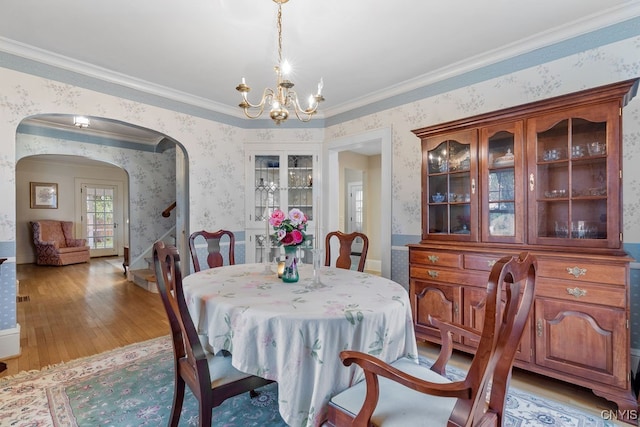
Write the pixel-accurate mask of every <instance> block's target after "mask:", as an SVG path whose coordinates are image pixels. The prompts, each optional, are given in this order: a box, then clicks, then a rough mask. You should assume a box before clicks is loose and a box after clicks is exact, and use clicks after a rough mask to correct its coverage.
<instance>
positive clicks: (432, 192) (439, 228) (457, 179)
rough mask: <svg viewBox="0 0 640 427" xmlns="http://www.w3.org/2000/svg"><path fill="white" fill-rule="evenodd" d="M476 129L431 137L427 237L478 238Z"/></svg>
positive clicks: (428, 151) (428, 153)
mask: <svg viewBox="0 0 640 427" xmlns="http://www.w3.org/2000/svg"><path fill="white" fill-rule="evenodd" d="M475 135H476V134H475V132H465V133H461V134H459V135H451V136H449V138H446V137H445V138H440V139H438V140H436V139H431V140H427V142H426V144H427V149H426V168H425V169H426V170H425V172H426V188H427V194H425V195H424V196H423V197H425V198H426V199H427V200H425V201H424V202H425V205H426V206H427V207H428V208H427V209H426V210H424V211H423V215H426V218H423V221H424V224H425V225H426V227H423V229H424V233H425V236H424V238H427V236H429V238H444V239H448V238H449V237H448V236H453V237H451V238H453V239H458V240H471V239H475V238H476V232H475V224H476V221H475V218H474V217H473V210H472V207H473V203H474V200H475V198H476V195H475V193H476V185H477V179H476V177H475V171H476V168H475V165H474V163H473V161H474V160H475V155H474V153H475V150H476V146H475V142H476V136H475Z"/></svg>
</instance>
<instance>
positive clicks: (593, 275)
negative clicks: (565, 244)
mask: <svg viewBox="0 0 640 427" xmlns="http://www.w3.org/2000/svg"><path fill="white" fill-rule="evenodd" d="M537 273H538V274H537V275H538V277H550V278H554V279H565V280H573V281H579V282H594V283H606V284H611V285H621V286H622V285H624V284H625V283H626V281H627V271H626V268H625V267H624V266H622V265H606V264H597V263H593V262H589V260H588V259H584V260H580V261H576V260H572V259H571V260H569V259H567V260H557V261H556V260H553V261H552V260H548V259H545V260H543V261H542V260H541V261H540V262H539V263H538V272H537Z"/></svg>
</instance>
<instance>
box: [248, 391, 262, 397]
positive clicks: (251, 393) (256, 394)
mask: <svg viewBox="0 0 640 427" xmlns="http://www.w3.org/2000/svg"><path fill="white" fill-rule="evenodd" d="M258 396H260V393H258V392H257V391H255V390H249V397H250V398H251V399H253V398H254V397H258Z"/></svg>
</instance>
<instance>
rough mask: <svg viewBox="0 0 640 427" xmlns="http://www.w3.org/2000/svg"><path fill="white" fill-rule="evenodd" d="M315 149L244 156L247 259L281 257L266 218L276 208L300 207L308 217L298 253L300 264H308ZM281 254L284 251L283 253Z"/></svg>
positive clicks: (314, 205) (315, 193)
mask: <svg viewBox="0 0 640 427" xmlns="http://www.w3.org/2000/svg"><path fill="white" fill-rule="evenodd" d="M317 164H318V155H317V153H316V151H296V152H295V153H294V152H286V151H256V152H252V153H250V154H248V156H247V173H246V176H247V184H246V189H247V191H246V195H247V201H246V213H247V218H246V224H247V228H246V235H245V247H246V252H245V253H246V262H267V261H268V262H273V261H274V258H276V257H279V256H281V252H282V251H281V249H279V248H278V245H277V242H276V241H275V240H273V239H271V241H268V240H267V239H266V238H265V236H267V234H270V235H272V234H273V233H274V231H273V229H272V227H270V226H269V225H268V219H269V216H270V215H271V213H272V212H273V211H274V210H275V209H280V210H282V211H284V212H285V213H288V212H289V210H291V209H293V208H298V209H300V210H301V211H302V212H303V213H304V214H305V216H306V217H307V230H306V235H307V238H308V239H309V240H308V241H306V242H305V243H304V244H302V245H301V247H300V251H299V254H298V256H299V257H300V259H301V261H302V262H303V263H309V264H310V263H311V262H312V258H311V252H310V250H311V249H312V248H313V240H312V239H313V238H314V230H315V224H316V220H317V217H316V211H317V204H318V203H319V199H318V197H319V194H320V193H319V192H318V191H315V189H314V186H313V180H314V177H315V171H317V170H319V169H318V167H317ZM282 254H283V253H282Z"/></svg>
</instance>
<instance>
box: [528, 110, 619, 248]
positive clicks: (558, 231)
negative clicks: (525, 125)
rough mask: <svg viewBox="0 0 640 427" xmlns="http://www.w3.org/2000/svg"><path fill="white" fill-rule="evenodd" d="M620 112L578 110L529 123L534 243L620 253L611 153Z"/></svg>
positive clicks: (613, 156)
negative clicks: (612, 140)
mask: <svg viewBox="0 0 640 427" xmlns="http://www.w3.org/2000/svg"><path fill="white" fill-rule="evenodd" d="M615 111H617V110H616V108H612V107H611V106H609V105H607V106H606V108H588V109H587V108H585V109H577V110H575V111H573V112H570V113H566V112H565V113H558V114H556V115H552V116H548V117H541V118H536V119H531V125H532V126H531V130H530V134H529V137H530V140H531V141H535V144H531V146H530V148H529V149H530V154H529V157H530V161H529V171H530V175H529V178H528V179H529V183H528V185H529V198H530V199H529V200H530V203H529V205H530V207H529V209H530V212H529V213H530V215H532V216H531V218H532V219H534V220H533V222H532V223H531V224H530V228H529V239H530V241H531V242H532V243H537V244H549V245H572V246H576V245H577V246H590V247H610V248H618V247H620V237H619V232H620V226H619V224H620V220H619V218H616V217H615V212H617V210H616V209H615V208H614V207H616V206H618V204H619V203H620V200H619V195H618V192H617V191H613V190H612V188H617V185H618V183H617V182H615V183H614V182H611V180H619V174H618V170H619V160H618V156H619V155H618V154H617V153H612V152H611V145H612V144H609V143H608V141H609V140H610V139H612V138H613V135H611V134H610V130H611V129H612V128H613V127H614V126H611V125H610V124H612V123H614V120H616V116H615V114H614V113H613V112H615Z"/></svg>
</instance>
